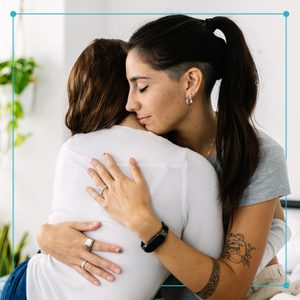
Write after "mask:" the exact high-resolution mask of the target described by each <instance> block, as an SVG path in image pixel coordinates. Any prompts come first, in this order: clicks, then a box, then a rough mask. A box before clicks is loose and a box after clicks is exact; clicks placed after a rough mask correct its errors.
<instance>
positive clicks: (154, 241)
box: [141, 222, 169, 253]
mask: <svg viewBox="0 0 300 300" xmlns="http://www.w3.org/2000/svg"><path fill="white" fill-rule="evenodd" d="M168 232H169V227H168V226H167V225H166V224H164V222H161V229H160V231H159V232H158V233H157V234H155V235H154V236H153V237H152V238H151V239H150V240H149V241H148V242H147V244H145V243H143V242H141V247H142V249H143V250H144V251H145V252H147V253H149V252H153V251H154V250H156V249H157V248H158V247H159V246H160V245H161V244H162V243H163V242H164V241H165V240H166V238H167V236H168Z"/></svg>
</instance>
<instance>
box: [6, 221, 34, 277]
mask: <svg viewBox="0 0 300 300" xmlns="http://www.w3.org/2000/svg"><path fill="white" fill-rule="evenodd" d="M9 227H10V225H9V224H5V225H3V226H2V227H0V277H2V276H5V275H7V274H10V273H11V272H12V267H13V265H12V246H11V241H10V238H9ZM27 237H28V233H27V232H26V233H24V235H23V236H22V238H21V240H20V241H19V243H18V245H17V247H16V249H15V251H14V265H15V267H16V266H17V265H19V264H20V263H21V262H22V261H24V260H25V259H26V258H28V256H24V255H23V250H24V247H25V246H26V243H27Z"/></svg>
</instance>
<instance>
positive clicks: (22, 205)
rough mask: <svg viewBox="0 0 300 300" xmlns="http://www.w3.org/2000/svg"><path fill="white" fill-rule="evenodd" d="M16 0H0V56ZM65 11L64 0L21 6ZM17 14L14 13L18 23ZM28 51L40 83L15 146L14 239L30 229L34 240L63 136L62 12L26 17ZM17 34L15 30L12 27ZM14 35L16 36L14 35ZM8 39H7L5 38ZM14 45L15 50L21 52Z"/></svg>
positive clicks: (1, 204)
mask: <svg viewBox="0 0 300 300" xmlns="http://www.w3.org/2000/svg"><path fill="white" fill-rule="evenodd" d="M18 5H19V1H10V0H9V1H8V0H7V1H2V2H1V4H0V22H1V23H0V28H1V33H0V36H1V37H0V38H1V41H0V49H1V51H0V59H1V60H2V59H5V58H8V57H9V55H10V53H11V42H10V40H11V17H10V15H9V13H10V11H12V10H15V11H19V9H18ZM50 10H54V11H64V2H63V1H60V0H55V1H51V2H46V1H38V0H31V1H30V3H26V1H25V11H50ZM18 18H19V17H18V16H17V17H15V22H16V27H17V22H18ZM24 23H25V24H24V25H25V28H26V32H25V33H26V38H27V51H26V52H27V54H28V55H32V56H33V57H34V58H35V59H36V61H37V62H38V64H39V67H38V69H37V78H38V85H37V89H36V103H35V107H34V110H33V112H32V113H31V114H30V115H29V116H28V117H27V118H26V119H25V120H24V122H23V123H22V130H24V132H27V131H31V132H33V135H32V137H30V139H29V140H28V141H27V142H26V143H25V144H24V145H23V146H22V147H20V148H17V149H16V150H15V190H14V191H15V231H16V239H18V237H19V236H20V234H21V233H22V232H24V231H25V230H27V231H29V232H30V239H31V241H32V245H31V246H30V249H28V251H30V252H32V251H34V250H35V249H36V247H35V243H34V239H35V236H36V232H37V230H38V228H39V226H40V225H41V224H42V223H43V222H46V221H47V216H48V213H49V210H50V205H51V198H52V182H53V173H54V166H55V161H56V156H57V152H58V150H59V148H60V145H61V143H62V142H63V114H64V113H63V102H64V101H66V100H65V99H64V89H65V87H64V86H65V84H64V82H63V81H64V76H63V72H64V63H65V58H64V18H61V17H58V18H56V17H52V18H51V19H50V18H48V17H42V16H26V17H24ZM16 34H18V32H16ZM16 38H18V37H16ZM7 41H9V43H7ZM21 50H22V49H20V48H18V47H17V48H16V55H21V54H23V53H22V51H21ZM0 172H1V173H0V178H1V179H0V180H1V187H0V223H1V224H2V223H3V222H7V221H11V199H12V197H11V175H10V174H11V162H10V157H7V158H6V160H5V161H2V164H1V166H0Z"/></svg>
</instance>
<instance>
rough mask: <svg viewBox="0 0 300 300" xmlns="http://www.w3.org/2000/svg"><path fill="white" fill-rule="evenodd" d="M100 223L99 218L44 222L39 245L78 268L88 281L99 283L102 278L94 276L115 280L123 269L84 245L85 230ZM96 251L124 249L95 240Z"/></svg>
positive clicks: (95, 227)
mask: <svg viewBox="0 0 300 300" xmlns="http://www.w3.org/2000/svg"><path fill="white" fill-rule="evenodd" d="M100 226H101V224H100V222H62V223H58V224H44V225H43V226H41V228H40V230H39V233H38V236H37V241H38V245H39V247H40V249H41V250H42V252H44V253H48V254H50V255H51V256H53V257H55V258H56V259H57V260H59V261H60V262H62V263H64V264H66V265H68V266H69V267H71V268H73V269H75V270H76V271H77V272H78V273H80V274H81V275H82V276H83V277H85V278H86V279H87V280H88V281H90V282H91V283H93V284H95V285H99V284H100V281H99V279H98V278H97V277H96V276H94V275H97V276H99V277H102V278H105V279H106V280H109V281H112V280H114V279H115V276H114V275H113V273H115V274H120V273H121V269H120V267H118V266H117V265H115V264H113V263H112V262H110V261H108V260H106V259H104V258H102V257H101V256H99V255H96V254H95V253H93V252H89V251H88V250H87V249H86V248H85V247H84V242H85V241H86V238H87V237H86V235H85V234H84V233H83V231H91V230H96V229H98V228H99V227H100ZM93 251H101V252H115V253H121V252H122V249H121V248H120V247H119V246H116V245H113V244H110V243H105V242H100V241H95V243H94V244H93ZM83 260H86V261H87V262H88V263H86V265H85V268H84V269H82V268H81V267H80V265H81V263H82V261H83Z"/></svg>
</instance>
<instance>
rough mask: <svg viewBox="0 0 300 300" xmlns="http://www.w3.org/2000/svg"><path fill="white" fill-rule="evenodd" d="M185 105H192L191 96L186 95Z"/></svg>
mask: <svg viewBox="0 0 300 300" xmlns="http://www.w3.org/2000/svg"><path fill="white" fill-rule="evenodd" d="M185 103H186V104H187V105H189V106H190V105H192V103H193V98H192V96H191V95H189V96H188V95H187V96H186V97H185Z"/></svg>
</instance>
